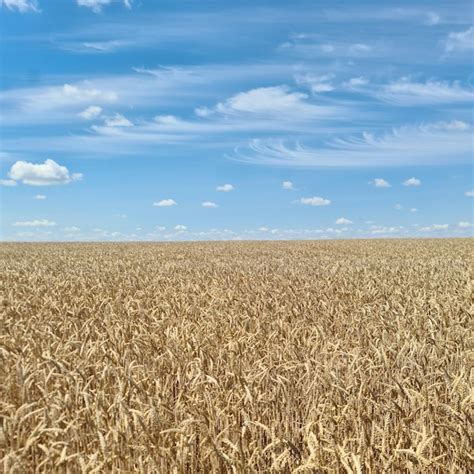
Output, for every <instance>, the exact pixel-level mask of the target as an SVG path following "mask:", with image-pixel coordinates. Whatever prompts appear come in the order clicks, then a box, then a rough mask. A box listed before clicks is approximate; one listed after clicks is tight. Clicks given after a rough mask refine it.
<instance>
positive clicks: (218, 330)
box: [0, 239, 474, 473]
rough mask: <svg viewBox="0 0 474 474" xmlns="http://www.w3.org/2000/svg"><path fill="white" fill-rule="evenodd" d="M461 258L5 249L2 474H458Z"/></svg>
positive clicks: (375, 247) (412, 245)
mask: <svg viewBox="0 0 474 474" xmlns="http://www.w3.org/2000/svg"><path fill="white" fill-rule="evenodd" d="M473 250H474V241H473V240H469V239H458V240H406V241H388V240H386V241H346V242H344V241H339V242H323V241H321V242H272V243H268V242H267V243H257V242H235V243H224V242H222V243H202V244H200V243H186V244H184V243H183V244H2V245H1V246H0V261H1V269H0V277H1V286H2V292H3V295H2V301H1V309H0V311H1V346H0V356H1V360H0V377H1V387H0V400H1V405H0V409H1V429H0V456H1V459H2V460H1V462H2V464H3V471H4V472H9V473H10V472H15V473H27V472H83V473H86V472H88V473H89V472H110V471H114V472H158V473H188V472H189V473H195V472H196V473H198V472H199V473H210V472H237V473H243V472H249V473H250V472H264V473H267V472H293V473H312V472H347V473H351V472H354V473H362V472H364V473H365V472H367V473H370V472H372V473H380V472H397V471H410V472H435V471H439V472H468V471H469V470H471V471H472V470H473V468H474V463H473V461H474V460H473V456H472V454H471V448H470V437H471V435H472V431H471V430H472V416H473V411H472V409H473V406H472V371H471V364H472V360H473V359H472V326H471V324H472V316H473V312H474V309H473V308H474V306H473V282H472V274H471V271H472V268H473Z"/></svg>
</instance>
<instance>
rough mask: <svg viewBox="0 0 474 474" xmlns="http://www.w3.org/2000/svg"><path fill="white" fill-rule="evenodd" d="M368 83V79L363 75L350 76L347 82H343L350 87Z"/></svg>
mask: <svg viewBox="0 0 474 474" xmlns="http://www.w3.org/2000/svg"><path fill="white" fill-rule="evenodd" d="M368 83H369V80H368V79H366V78H365V77H352V78H351V79H349V81H348V82H347V83H345V85H348V86H350V87H360V86H366V85H367V84H368Z"/></svg>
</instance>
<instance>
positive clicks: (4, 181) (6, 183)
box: [0, 179, 17, 187]
mask: <svg viewBox="0 0 474 474" xmlns="http://www.w3.org/2000/svg"><path fill="white" fill-rule="evenodd" d="M16 185H17V182H16V181H15V180H14V179H0V186H10V187H11V186H16Z"/></svg>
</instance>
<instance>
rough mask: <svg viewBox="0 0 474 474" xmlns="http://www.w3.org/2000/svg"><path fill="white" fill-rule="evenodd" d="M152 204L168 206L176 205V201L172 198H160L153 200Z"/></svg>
mask: <svg viewBox="0 0 474 474" xmlns="http://www.w3.org/2000/svg"><path fill="white" fill-rule="evenodd" d="M153 205H154V206H155V207H170V206H177V205H178V203H177V202H176V201H175V200H174V199H162V200H161V201H158V202H154V203H153Z"/></svg>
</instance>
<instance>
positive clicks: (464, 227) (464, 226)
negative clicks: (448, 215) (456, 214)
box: [458, 221, 474, 229]
mask: <svg viewBox="0 0 474 474" xmlns="http://www.w3.org/2000/svg"><path fill="white" fill-rule="evenodd" d="M458 227H461V228H462V229H467V228H468V227H474V224H472V222H466V221H461V222H458Z"/></svg>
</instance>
